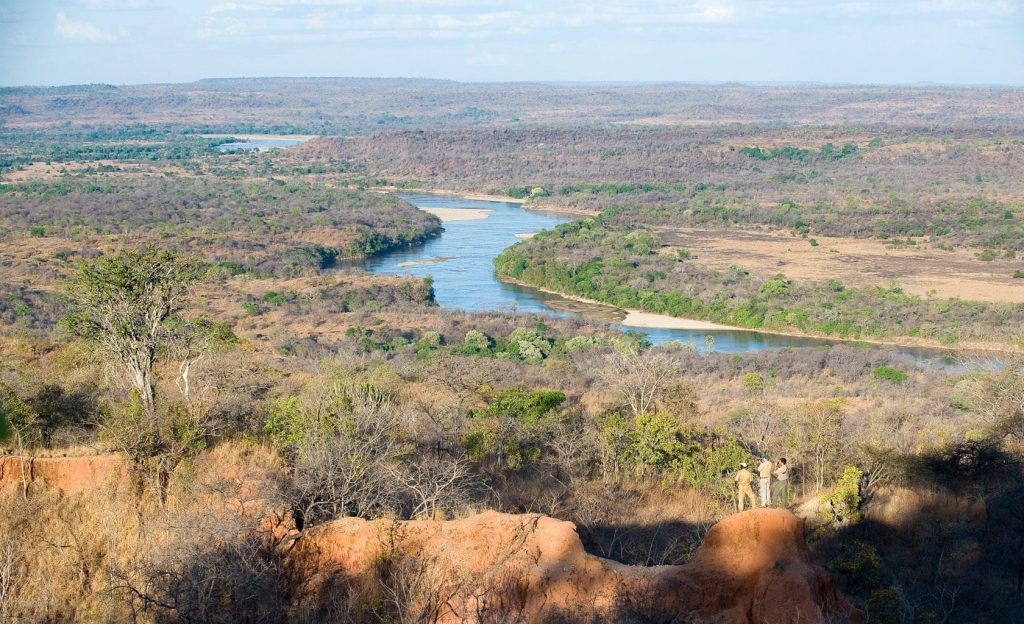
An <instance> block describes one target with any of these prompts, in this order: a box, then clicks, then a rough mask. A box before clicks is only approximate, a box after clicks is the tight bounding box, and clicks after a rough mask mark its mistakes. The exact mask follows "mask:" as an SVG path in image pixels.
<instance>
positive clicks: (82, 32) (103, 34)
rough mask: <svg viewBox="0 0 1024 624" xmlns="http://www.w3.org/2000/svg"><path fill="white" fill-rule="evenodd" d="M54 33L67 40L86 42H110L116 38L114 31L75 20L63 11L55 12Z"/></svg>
mask: <svg viewBox="0 0 1024 624" xmlns="http://www.w3.org/2000/svg"><path fill="white" fill-rule="evenodd" d="M54 30H55V31H56V33H57V34H58V35H59V36H60V37H61V38H63V39H67V40H68V41H85V42H88V43H111V42H113V41H117V40H118V36H117V35H115V34H114V33H110V32H107V31H105V30H103V29H101V28H99V27H98V26H96V25H94V24H90V23H89V22H80V21H75V20H73V19H71V18H69V17H68V16H67V15H65V14H64V11H60V12H58V13H57V21H56V25H55V26H54Z"/></svg>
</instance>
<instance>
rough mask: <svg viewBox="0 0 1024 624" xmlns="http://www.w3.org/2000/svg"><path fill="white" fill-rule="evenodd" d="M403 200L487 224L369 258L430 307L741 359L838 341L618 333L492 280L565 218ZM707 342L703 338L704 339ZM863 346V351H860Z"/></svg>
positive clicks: (928, 354) (566, 304)
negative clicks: (428, 294)
mask: <svg viewBox="0 0 1024 624" xmlns="http://www.w3.org/2000/svg"><path fill="white" fill-rule="evenodd" d="M401 197H402V199H404V200H406V201H408V202H410V203H412V204H414V205H416V206H418V207H420V208H424V209H476V210H480V209H483V210H487V211H488V212H487V214H486V218H484V219H478V220H465V221H458V220H455V221H446V222H445V224H444V232H443V233H442V234H441V236H439V237H437V238H434V239H431V240H429V241H427V242H426V243H424V244H422V245H418V246H415V247H408V248H404V249H399V250H396V251H393V252H390V253H386V254H381V255H379V256H375V257H372V258H370V259H369V260H367V261H366V263H365V265H364V267H365V268H366V269H367V270H369V271H371V272H373V273H378V274H390V275H412V276H416V277H426V276H428V275H429V276H432V277H433V279H434V292H435V297H436V300H437V303H438V304H439V305H440V306H442V307H445V308H451V309H457V310H464V311H485V310H491V311H502V312H533V313H537V314H549V315H556V316H565V315H569V314H579V315H582V316H584V317H586V318H591V319H595V320H603V321H606V322H609V323H610V324H611V325H612V326H614V327H617V328H618V329H621V330H627V329H629V330H633V331H640V332H643V333H644V334H646V335H647V336H648V338H649V339H650V340H651V342H653V343H654V344H663V343H666V342H671V341H679V342H681V343H683V344H687V345H691V346H693V347H695V348H697V349H699V350H702V351H703V350H705V349H707V348H708V345H709V343H711V346H712V348H713V350H714V351H717V352H721V353H744V352H751V351H762V350H766V349H786V348H794V347H826V346H830V345H834V344H836V343H837V341H833V340H825V339H820V338H805V337H799V336H782V335H778V334H769V333H761V332H755V331H737V330H681V329H650V328H634V327H625V326H623V325H621V324H619V323H617V322H615V320H616V319H617V318H618V319H621V315H616V314H615V312H614V310H613V309H612V308H606V307H605V306H588V305H586V304H579V303H577V302H575V301H571V300H567V299H565V298H563V297H559V296H557V295H552V294H549V293H545V292H541V291H539V290H536V289H533V288H529V287H524V286H518V285H515V284H508V283H506V282H503V281H501V280H499V279H498V277H497V276H496V275H495V273H494V265H493V264H492V261H493V260H494V257H495V256H497V255H498V254H499V253H501V251H502V250H503V249H505V248H506V247H508V246H509V245H512V244H513V243H515V242H516V241H517V240H519V239H518V238H517V237H516V235H517V234H527V233H530V232H537V231H540V230H543V229H550V228H552V227H555V226H556V225H558V224H560V223H565V222H567V221H570V220H571V219H572V217H569V216H564V215H559V214H554V213H549V212H539V211H534V210H526V209H525V208H523V206H522V205H520V204H517V203H512V202H504V201H486V200H479V199H468V198H462V197H449V196H440V195H427V194H403V195H401ZM709 337H710V338H709ZM866 348H870V347H866ZM897 351H898V352H899V353H900V355H901V357H903V358H905V359H906V360H908V362H909V361H912V362H915V363H917V364H920V365H924V366H928V367H940V368H950V367H955V368H959V367H961V366H962V362H961V361H960V360H959V359H957V358H955V357H954V356H953V355H952V354H950V353H949V352H945V351H941V350H938V349H919V348H898V349H897Z"/></svg>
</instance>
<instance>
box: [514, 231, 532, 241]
mask: <svg viewBox="0 0 1024 624" xmlns="http://www.w3.org/2000/svg"><path fill="white" fill-rule="evenodd" d="M536 235H537V233H536V232H523V233H522V234H516V238H518V239H519V240H530V239H531V238H533V237H534V236H536Z"/></svg>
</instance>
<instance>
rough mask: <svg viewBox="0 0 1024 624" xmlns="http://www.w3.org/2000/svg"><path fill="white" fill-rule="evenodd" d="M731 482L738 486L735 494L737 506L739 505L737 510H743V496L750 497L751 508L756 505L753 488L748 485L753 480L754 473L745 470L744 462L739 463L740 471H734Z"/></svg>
mask: <svg viewBox="0 0 1024 624" xmlns="http://www.w3.org/2000/svg"><path fill="white" fill-rule="evenodd" d="M733 482H735V483H736V486H737V488H739V492H738V495H737V499H738V500H737V506H738V507H739V510H740V511H743V502H744V500H743V499H744V497H747V498H749V499H750V508H751V509H753V508H755V507H757V503H755V502H754V490H753V489H751V487H750V484H752V483H753V482H754V475H753V474H751V472H750V471H749V470H747V465H746V464H740V471H739V472H737V473H736V478H735V479H733Z"/></svg>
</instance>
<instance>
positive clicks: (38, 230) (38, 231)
mask: <svg viewBox="0 0 1024 624" xmlns="http://www.w3.org/2000/svg"><path fill="white" fill-rule="evenodd" d="M28 234H29V236H31V237H33V238H42V237H44V236H46V228H44V227H42V226H39V225H37V226H34V227H31V228H29V230H28Z"/></svg>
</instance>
